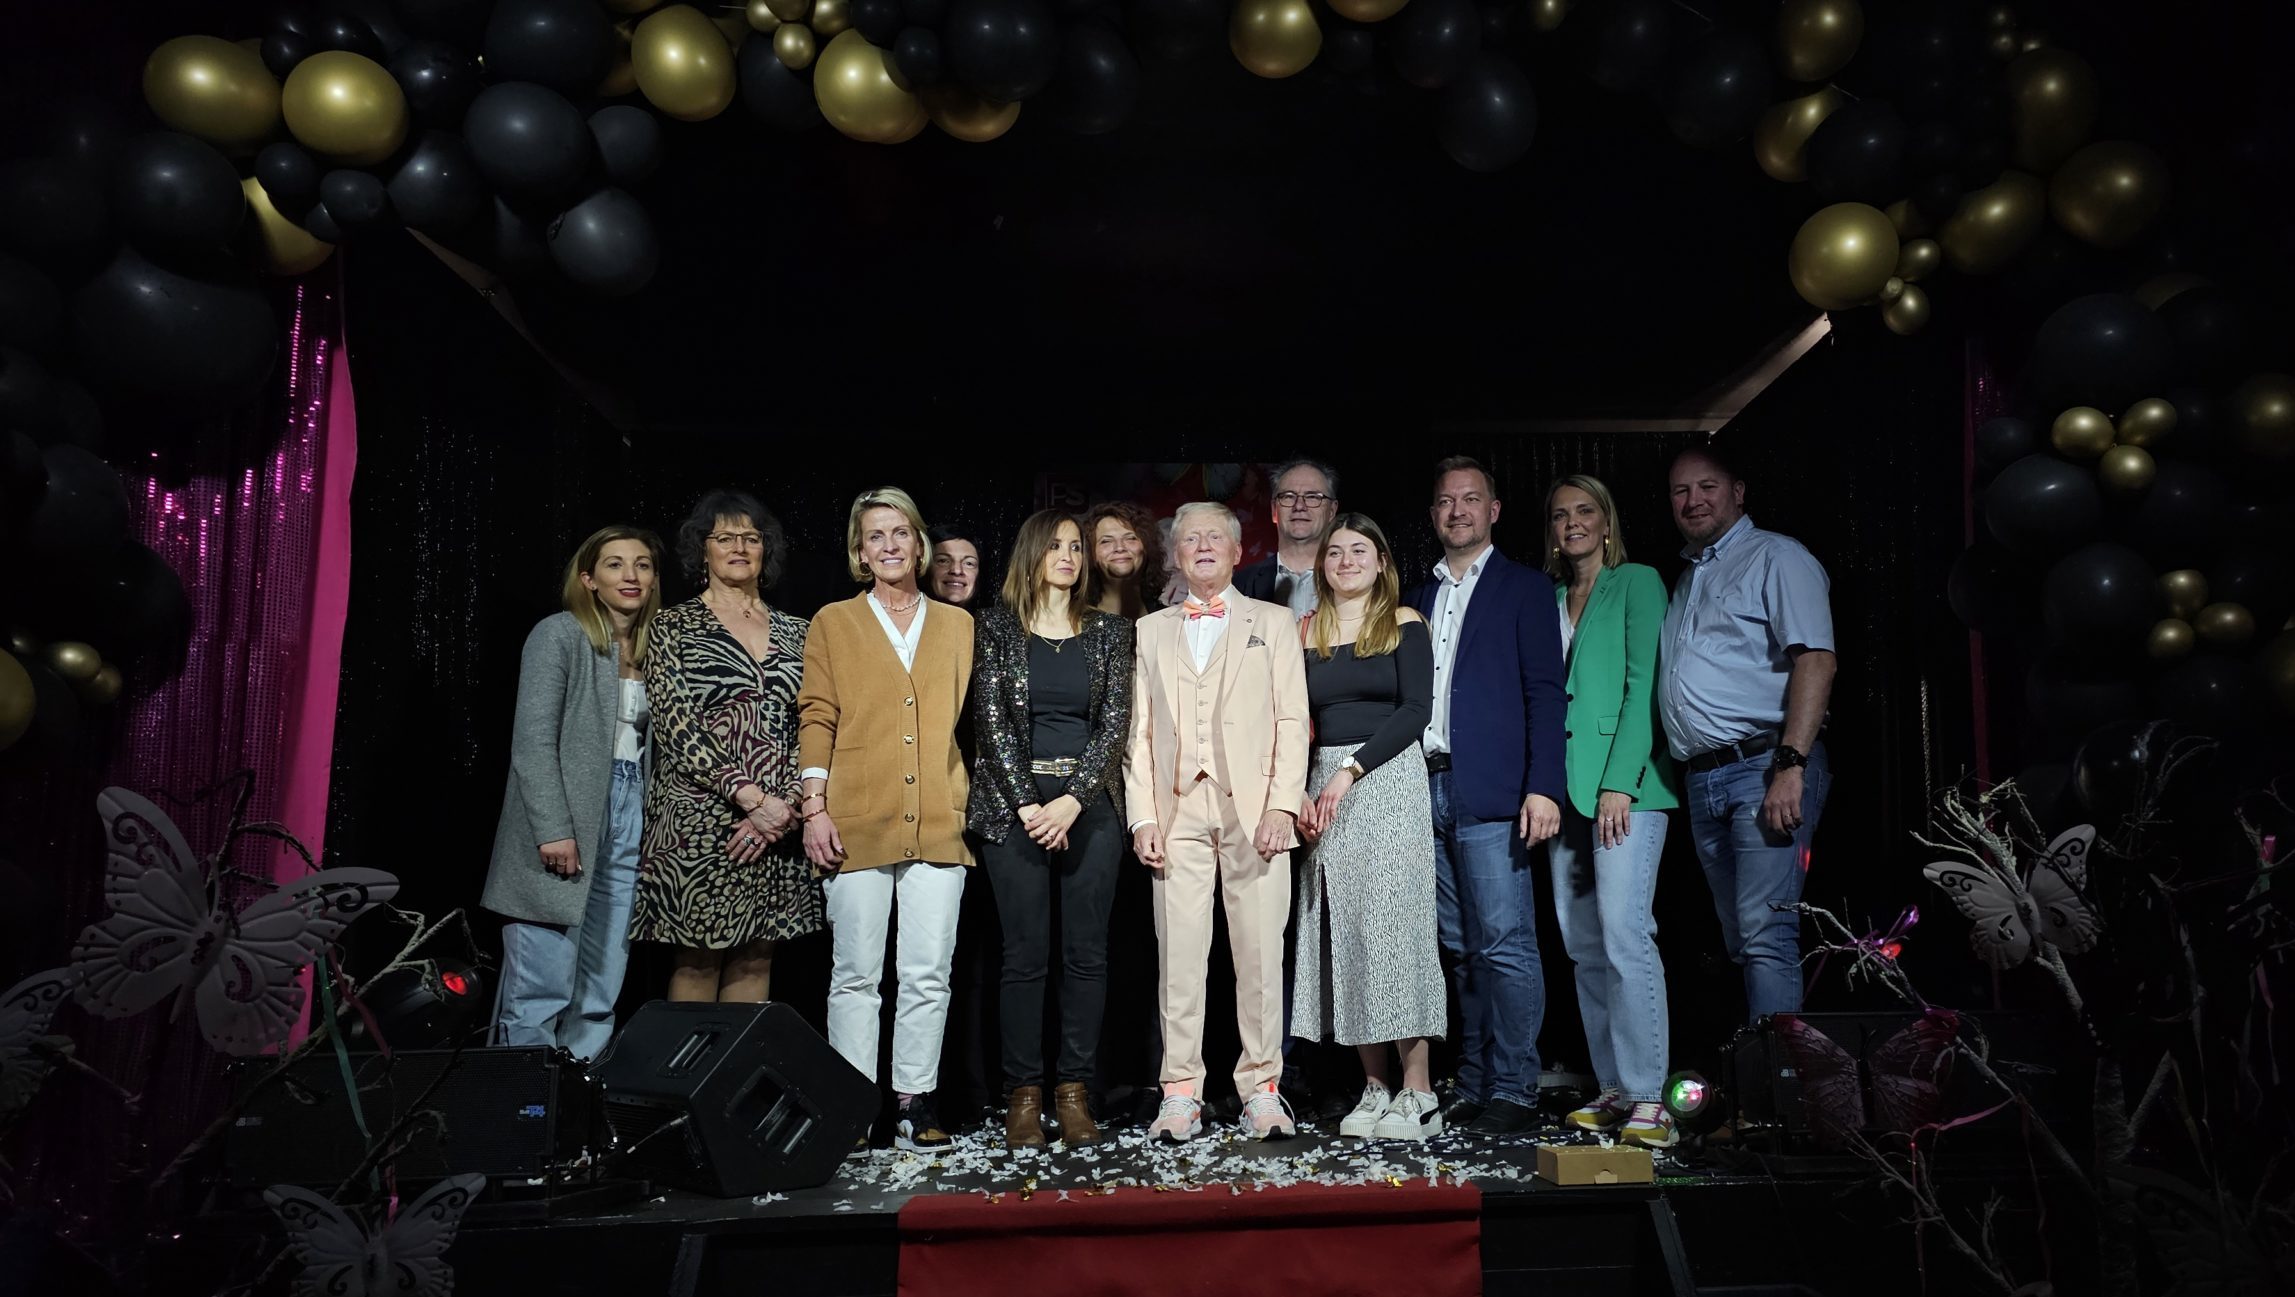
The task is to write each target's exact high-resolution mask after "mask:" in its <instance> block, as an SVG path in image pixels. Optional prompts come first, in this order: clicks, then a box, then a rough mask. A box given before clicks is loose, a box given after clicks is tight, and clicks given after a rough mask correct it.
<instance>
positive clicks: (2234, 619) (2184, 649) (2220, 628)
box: [2144, 567, 2255, 660]
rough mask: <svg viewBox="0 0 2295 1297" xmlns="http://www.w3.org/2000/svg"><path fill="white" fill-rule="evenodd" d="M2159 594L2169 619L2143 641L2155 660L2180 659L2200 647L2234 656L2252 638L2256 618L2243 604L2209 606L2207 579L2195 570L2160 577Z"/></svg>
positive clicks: (2156, 627)
mask: <svg viewBox="0 0 2295 1297" xmlns="http://www.w3.org/2000/svg"><path fill="white" fill-rule="evenodd" d="M2160 593H2161V594H2162V595H2163V596H2165V597H2166V599H2167V606H2168V615H2167V616H2166V617H2164V618H2162V619H2160V620H2159V621H2158V622H2157V623H2155V624H2154V625H2153V626H2152V629H2151V634H2150V635H2149V636H2147V637H2146V638H2145V640H2144V651H2145V652H2146V653H2149V654H2150V655H2151V656H2152V657H2154V658H2158V659H2161V660H2166V659H2169V658H2179V657H2182V656H2184V655H2185V654H2187V653H2189V652H2191V651H2192V650H2193V649H2195V648H2197V647H2199V646H2200V645H2202V644H2205V645H2207V646H2208V647H2209V648H2214V649H2221V650H2223V651H2225V652H2236V651H2238V650H2239V649H2242V648H2245V647H2247V645H2248V642H2249V641H2251V640H2253V639H2254V638H2255V614H2254V613H2252V612H2249V611H2248V610H2247V606H2246V605H2244V604H2238V603H2231V602H2222V603H2209V602H2208V599H2207V577H2206V576H2205V575H2203V574H2202V573H2201V572H2200V571H2199V569H2197V568H2189V567H2187V568H2179V569H2177V570H2176V571H2173V572H2168V573H2164V574H2162V575H2161V577H2160Z"/></svg>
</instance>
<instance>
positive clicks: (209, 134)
mask: <svg viewBox="0 0 2295 1297" xmlns="http://www.w3.org/2000/svg"><path fill="white" fill-rule="evenodd" d="M143 97H144V100H145V102H147V103H149V104H150V105H151V110H152V111H153V112H155V113H158V114H159V119H160V120H161V121H162V122H165V123H167V125H168V127H169V128H170V129H173V130H178V131H182V132H183V133H184V134H186V135H196V136H198V137H199V138H200V139H203V140H205V141H207V142H208V143H209V144H212V145H214V146H215V147H217V148H219V149H222V150H223V151H224V152H226V153H252V152H254V151H255V150H256V149H257V148H258V147H260V146H261V145H262V143H263V141H264V140H265V139H267V138H269V137H270V134H271V132H272V131H274V130H276V129H278V126H279V79H278V78H277V77H274V76H272V75H271V70H270V69H269V68H266V67H264V66H263V58H262V56H261V55H260V54H257V53H255V52H253V51H251V50H248V49H245V48H243V47H241V46H239V45H235V44H233V43H232V42H230V41H227V40H224V39H222V38H221V37H219V36H178V37H176V38H175V39H174V40H171V41H167V42H165V43H164V44H162V45H161V46H160V47H159V48H158V49H155V50H153V51H152V52H151V57H150V58H149V59H147V60H145V62H144V65H143Z"/></svg>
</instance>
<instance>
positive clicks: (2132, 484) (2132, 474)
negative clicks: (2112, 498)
mask: <svg viewBox="0 0 2295 1297" xmlns="http://www.w3.org/2000/svg"><path fill="white" fill-rule="evenodd" d="M2159 475H2160V466H2159V461H2157V460H2155V459H2153V458H2152V453H2151V452H2150V451H2148V450H2145V449H2144V448H2143V447H2141V446H2114V447H2112V448H2111V449H2110V450H2107V451H2105V452H2104V454H2103V457H2102V458H2101V459H2098V460H2097V461H2096V480H2097V481H2099V482H2101V483H2103V484H2104V489H2105V490H2107V491H2110V492H2112V493H2114V494H2116V495H2134V494H2135V493H2136V492H2138V491H2141V490H2143V489H2144V488H2145V487H2148V486H2150V485H2151V484H2152V479H2153V478H2155V477H2158V476H2159Z"/></svg>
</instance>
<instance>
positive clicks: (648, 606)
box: [559, 523, 661, 666]
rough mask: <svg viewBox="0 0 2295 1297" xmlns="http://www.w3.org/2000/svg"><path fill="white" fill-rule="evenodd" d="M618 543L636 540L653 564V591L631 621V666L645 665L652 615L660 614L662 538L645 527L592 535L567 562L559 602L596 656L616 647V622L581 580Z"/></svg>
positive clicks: (620, 526) (617, 525)
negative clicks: (596, 653)
mask: <svg viewBox="0 0 2295 1297" xmlns="http://www.w3.org/2000/svg"><path fill="white" fill-rule="evenodd" d="M617 540H634V541H636V542H637V543H638V544H640V545H643V546H645V550H646V556H647V557H648V558H651V559H652V560H653V588H652V589H651V590H648V591H646V592H645V602H644V603H642V604H640V605H638V610H637V616H635V617H632V618H630V664H631V665H632V666H643V665H645V654H646V649H647V648H648V647H649V645H650V641H651V639H652V636H653V615H654V614H655V613H657V612H660V611H661V537H659V536H656V535H654V534H653V533H652V532H650V531H647V530H646V529H645V528H643V527H630V526H625V525H623V524H621V523H615V524H614V525H613V526H611V527H600V528H598V529H597V530H596V531H594V532H591V533H590V538H589V539H588V540H585V541H583V542H582V546H581V548H580V549H577V550H575V551H574V556H573V557H572V558H570V559H567V560H566V579H565V581H564V582H563V583H562V585H561V587H560V594H559V598H560V601H561V602H562V603H564V604H565V606H566V611H567V612H570V613H572V614H574V622H575V624H576V625H578V626H580V627H581V628H582V634H583V635H585V636H587V637H588V638H589V641H590V648H591V650H592V651H594V652H598V653H603V652H605V651H606V649H607V647H608V646H609V645H611V644H612V643H613V639H614V626H613V622H612V621H611V620H610V619H609V618H608V617H607V615H606V608H605V604H604V603H603V602H601V601H600V600H599V599H598V592H597V591H595V590H592V589H591V588H589V587H588V586H586V585H583V584H582V578H583V577H584V576H585V575H587V574H588V573H590V572H592V571H594V570H595V569H596V568H597V566H598V556H599V555H600V554H603V553H604V552H605V549H606V546H608V545H611V544H613V543H614V542H615V541H617Z"/></svg>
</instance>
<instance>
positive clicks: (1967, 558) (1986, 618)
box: [1944, 541, 2033, 630]
mask: <svg viewBox="0 0 2295 1297" xmlns="http://www.w3.org/2000/svg"><path fill="white" fill-rule="evenodd" d="M2032 577H2033V572H2032V569H2031V565H2030V564H2028V563H2026V562H2024V561H2023V560H2021V559H2019V558H2017V557H2016V556H2015V555H2013V554H2010V553H2009V552H2008V551H2006V550H2004V549H2001V548H2000V547H1998V546H1996V545H1991V544H1987V543H1985V542H1983V541H1978V542H1977V543H1976V544H1974V545H1971V546H1969V547H1968V548H1967V549H1964V550H1962V551H1961V552H1960V557H1959V558H1956V559H1954V560H1953V561H1952V574H1951V575H1950V576H1949V577H1947V578H1946V579H1945V583H1944V593H1945V600H1946V602H1948V603H1950V604H1951V605H1952V615H1953V616H1955V617H1958V618H1959V619H1960V624H1961V625H1963V626H1966V627H1968V628H1969V629H1970V630H2000V629H2003V628H2005V627H2008V626H2012V625H2014V624H2016V623H2017V622H2018V621H2020V620H2022V619H2023V618H2024V616H2025V615H2026V614H2027V613H2028V612H2029V611H2030V609H2031V606H2032Z"/></svg>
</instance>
